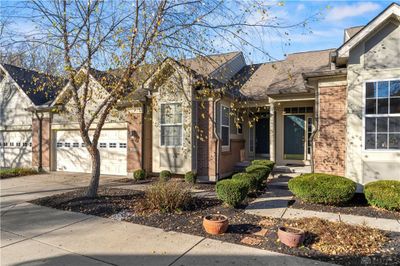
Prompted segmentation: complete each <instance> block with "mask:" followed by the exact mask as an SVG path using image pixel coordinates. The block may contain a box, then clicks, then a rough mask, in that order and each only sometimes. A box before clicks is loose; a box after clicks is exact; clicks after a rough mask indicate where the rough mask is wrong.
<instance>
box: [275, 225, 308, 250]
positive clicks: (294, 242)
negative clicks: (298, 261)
mask: <svg viewBox="0 0 400 266" xmlns="http://www.w3.org/2000/svg"><path fill="white" fill-rule="evenodd" d="M304 236H305V232H304V231H303V230H301V229H297V228H293V227H285V226H281V227H279V228H278V238H279V240H280V241H281V242H282V243H283V244H285V245H286V246H288V247H291V248H295V247H298V246H300V245H301V244H302V243H303V241H304Z"/></svg>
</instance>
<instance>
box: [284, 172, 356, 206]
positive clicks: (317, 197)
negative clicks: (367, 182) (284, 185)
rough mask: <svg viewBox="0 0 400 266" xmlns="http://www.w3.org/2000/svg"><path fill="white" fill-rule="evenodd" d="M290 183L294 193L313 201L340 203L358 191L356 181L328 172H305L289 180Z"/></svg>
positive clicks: (307, 200) (303, 198)
mask: <svg viewBox="0 0 400 266" xmlns="http://www.w3.org/2000/svg"><path fill="white" fill-rule="evenodd" d="M288 185H289V189H290V191H292V192H293V194H295V195H296V196H297V197H299V198H300V199H302V200H304V201H306V202H311V203H323V204H339V203H343V202H346V201H348V200H350V199H351V198H352V197H353V196H354V193H355V192H356V183H355V182H354V181H352V180H350V179H348V178H345V177H342V176H335V175H328V174H304V175H301V176H298V177H295V178H293V179H291V180H289V184H288Z"/></svg>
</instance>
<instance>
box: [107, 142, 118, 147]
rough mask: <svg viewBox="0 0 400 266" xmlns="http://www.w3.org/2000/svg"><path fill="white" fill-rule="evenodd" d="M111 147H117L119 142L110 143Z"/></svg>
mask: <svg viewBox="0 0 400 266" xmlns="http://www.w3.org/2000/svg"><path fill="white" fill-rule="evenodd" d="M109 147H110V148H116V147H117V143H110V144H109Z"/></svg>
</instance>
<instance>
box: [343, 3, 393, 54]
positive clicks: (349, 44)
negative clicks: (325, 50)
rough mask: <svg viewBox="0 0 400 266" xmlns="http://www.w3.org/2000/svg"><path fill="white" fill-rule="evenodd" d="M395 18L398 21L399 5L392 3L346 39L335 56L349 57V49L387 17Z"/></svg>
mask: <svg viewBox="0 0 400 266" xmlns="http://www.w3.org/2000/svg"><path fill="white" fill-rule="evenodd" d="M391 18H394V19H397V20H399V21H400V5H398V4H396V3H392V4H391V5H390V6H388V7H387V8H386V9H385V10H384V11H382V12H381V13H380V14H379V15H378V16H376V17H375V18H374V19H373V20H371V21H370V22H369V23H368V24H367V25H366V26H365V27H363V28H362V29H361V30H359V31H358V32H357V33H356V34H354V35H353V37H351V38H350V39H348V40H347V42H345V43H344V44H343V45H342V46H340V47H339V48H338V49H337V57H339V58H347V57H349V52H350V50H351V49H352V48H353V47H355V46H356V45H357V44H359V43H360V42H361V41H363V40H364V39H365V38H367V37H368V36H369V35H370V34H371V33H372V32H373V31H374V30H376V29H377V28H378V27H380V26H381V25H382V24H383V23H385V22H386V21H387V20H388V19H391Z"/></svg>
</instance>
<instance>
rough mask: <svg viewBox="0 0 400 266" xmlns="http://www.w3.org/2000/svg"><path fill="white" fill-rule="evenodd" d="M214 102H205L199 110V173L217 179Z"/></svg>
mask: <svg viewBox="0 0 400 266" xmlns="http://www.w3.org/2000/svg"><path fill="white" fill-rule="evenodd" d="M213 117H214V110H213V102H211V101H209V102H205V104H204V108H202V107H199V110H198V128H199V130H198V131H199V132H195V134H197V174H198V176H200V177H204V176H209V177H210V180H213V179H214V180H215V177H216V174H217V173H216V170H217V156H216V155H217V140H216V138H215V136H214V123H213V120H214V119H213Z"/></svg>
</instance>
